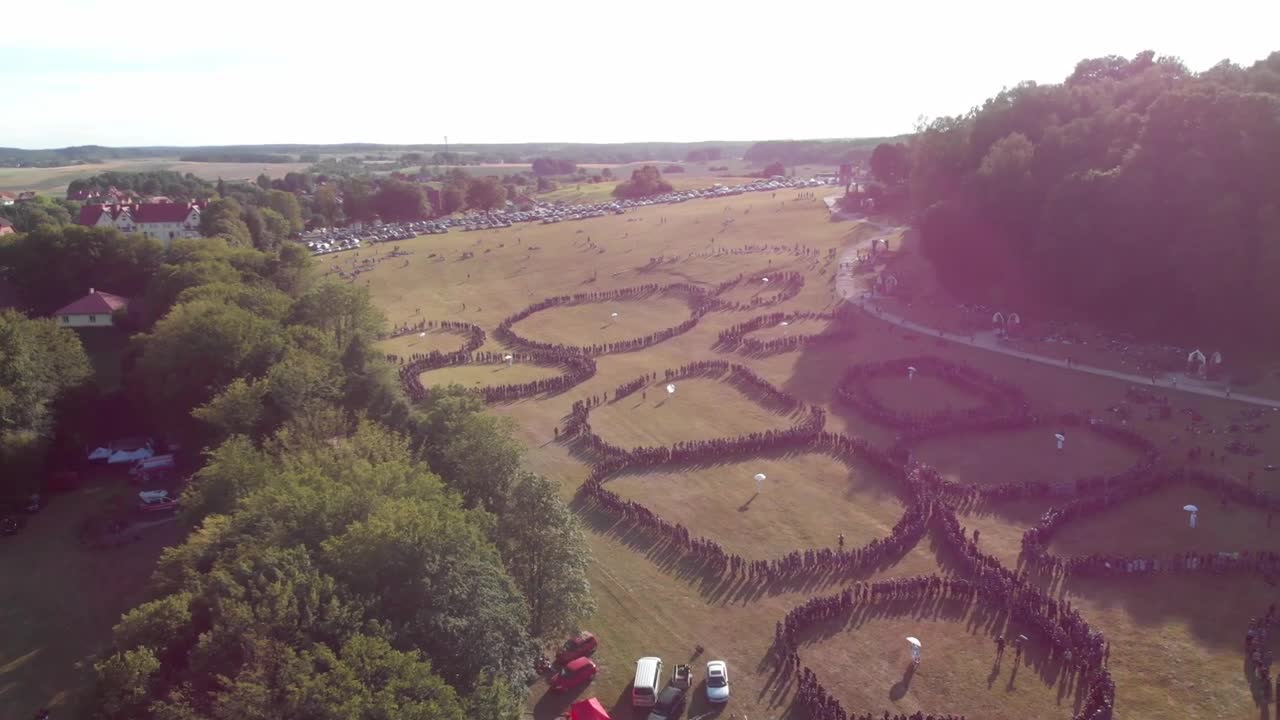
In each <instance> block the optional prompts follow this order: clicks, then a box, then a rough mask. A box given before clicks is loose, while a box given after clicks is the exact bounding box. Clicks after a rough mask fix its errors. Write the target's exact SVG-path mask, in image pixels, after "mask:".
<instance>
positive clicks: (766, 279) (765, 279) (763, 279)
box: [760, 278, 769, 282]
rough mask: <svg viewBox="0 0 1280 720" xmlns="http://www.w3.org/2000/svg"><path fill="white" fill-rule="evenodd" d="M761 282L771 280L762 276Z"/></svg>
mask: <svg viewBox="0 0 1280 720" xmlns="http://www.w3.org/2000/svg"><path fill="white" fill-rule="evenodd" d="M760 281H761V282H769V278H760Z"/></svg>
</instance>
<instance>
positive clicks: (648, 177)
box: [613, 165, 672, 198]
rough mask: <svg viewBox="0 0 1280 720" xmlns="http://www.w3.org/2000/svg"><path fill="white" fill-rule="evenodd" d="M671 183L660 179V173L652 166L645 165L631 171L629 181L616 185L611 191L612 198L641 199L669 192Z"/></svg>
mask: <svg viewBox="0 0 1280 720" xmlns="http://www.w3.org/2000/svg"><path fill="white" fill-rule="evenodd" d="M671 190H672V188H671V183H669V182H667V181H665V180H663V179H662V173H661V172H659V171H658V168H656V167H654V166H652V165H645V166H644V167H640V168H637V169H635V170H632V171H631V179H630V180H627V181H624V182H620V183H618V186H617V187H615V188H614V189H613V195H614V197H620V198H642V197H649V196H651V195H661V194H663V193H668V192H671Z"/></svg>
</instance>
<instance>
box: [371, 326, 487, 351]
mask: <svg viewBox="0 0 1280 720" xmlns="http://www.w3.org/2000/svg"><path fill="white" fill-rule="evenodd" d="M425 333H426V334H425V335H423V336H422V337H419V335H418V333H410V334H408V335H401V336H400V337H397V338H389V339H387V340H383V341H382V342H380V343H378V349H380V350H382V351H383V352H388V353H391V354H393V355H399V356H400V357H409V356H410V355H413V354H414V353H418V354H424V353H430V352H442V353H449V352H457V351H458V350H461V349H462V346H463V344H464V343H466V340H467V339H466V337H464V336H463V335H460V334H458V333H452V332H449V331H447V330H426V331H425Z"/></svg>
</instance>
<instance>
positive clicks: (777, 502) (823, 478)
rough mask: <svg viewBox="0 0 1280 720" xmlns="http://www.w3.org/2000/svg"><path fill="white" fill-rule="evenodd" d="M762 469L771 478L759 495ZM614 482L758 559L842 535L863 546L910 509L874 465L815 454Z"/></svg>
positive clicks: (628, 494) (664, 471)
mask: <svg viewBox="0 0 1280 720" xmlns="http://www.w3.org/2000/svg"><path fill="white" fill-rule="evenodd" d="M756 473H764V474H765V475H766V476H767V479H766V480H765V481H764V483H763V486H762V488H761V491H760V492H759V493H757V492H756V483H755V480H753V477H754V476H755V474H756ZM609 487H610V489H612V490H613V491H614V492H616V493H618V494H619V495H622V496H623V497H625V498H627V499H629V500H635V501H637V502H641V503H644V504H645V505H647V506H648V507H649V508H650V509H652V510H653V511H654V512H656V513H658V514H659V515H661V516H662V517H664V518H667V519H668V520H670V521H672V522H678V523H682V524H684V525H685V526H686V527H690V528H697V532H698V533H701V534H703V535H706V536H707V537H709V538H711V539H712V540H715V541H717V542H719V543H721V544H722V545H724V546H725V548H726V550H728V551H730V552H736V553H738V554H739V555H742V556H743V557H747V558H752V559H767V558H771V557H775V556H777V555H780V554H781V553H780V552H779V551H780V550H782V549H784V548H786V549H797V548H824V547H826V548H835V547H836V543H837V538H838V536H839V535H840V534H841V533H843V534H844V536H845V545H846V547H850V548H852V547H860V546H862V545H865V544H867V543H869V542H871V541H872V540H874V539H876V538H882V537H884V536H885V535H888V534H889V528H891V527H893V524H894V523H896V522H897V521H898V519H899V518H901V517H902V513H903V511H904V507H903V505H902V503H901V501H900V500H899V499H898V496H897V494H896V492H895V488H894V486H893V485H892V484H891V483H890V482H889V481H888V480H886V479H885V478H883V477H881V476H879V474H877V473H876V472H875V471H874V470H872V469H870V468H867V467H862V466H854V467H847V466H845V465H844V464H843V463H842V462H840V461H839V460H835V459H833V458H830V457H828V456H826V455H820V454H815V453H806V454H799V455H785V456H782V455H768V456H764V457H758V458H750V459H746V460H737V461H731V462H725V463H721V464H717V465H713V466H709V467H698V466H694V467H689V466H676V467H664V468H658V469H655V470H653V471H651V472H646V473H629V474H623V475H619V476H618V477H615V478H613V479H612V480H610V481H609Z"/></svg>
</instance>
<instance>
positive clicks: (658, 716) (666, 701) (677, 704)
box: [649, 685, 684, 720]
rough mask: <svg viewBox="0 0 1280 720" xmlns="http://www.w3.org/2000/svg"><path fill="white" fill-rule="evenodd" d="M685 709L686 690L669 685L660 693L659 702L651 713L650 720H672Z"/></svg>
mask: <svg viewBox="0 0 1280 720" xmlns="http://www.w3.org/2000/svg"><path fill="white" fill-rule="evenodd" d="M683 709H684V689H683V688H678V687H676V686H675V685H668V686H666V687H665V688H663V689H662V692H660V693H658V701H657V702H655V703H654V704H653V709H652V710H650V711H649V720H671V718H675V717H679V716H680V711H681V710H683Z"/></svg>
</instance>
